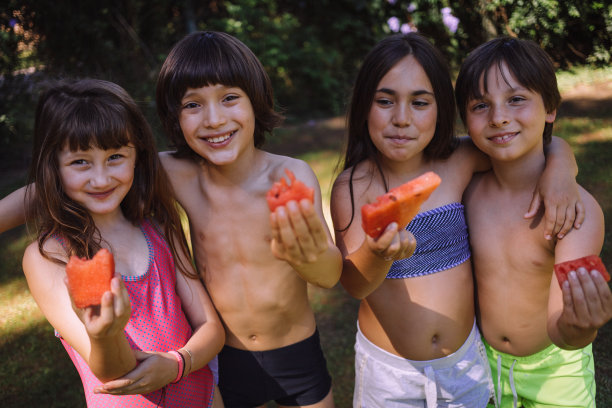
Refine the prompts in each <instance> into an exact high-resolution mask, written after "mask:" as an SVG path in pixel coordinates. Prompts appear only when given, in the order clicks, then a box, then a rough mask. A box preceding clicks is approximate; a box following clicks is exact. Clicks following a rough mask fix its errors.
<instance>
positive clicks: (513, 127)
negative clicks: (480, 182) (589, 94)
mask: <svg viewBox="0 0 612 408" xmlns="http://www.w3.org/2000/svg"><path fill="white" fill-rule="evenodd" d="M484 75H486V80H487V90H486V92H485V89H484V76H483V77H482V78H481V79H480V91H481V93H482V95H483V97H482V98H481V99H474V100H470V101H468V103H467V109H466V125H467V129H468V133H469V135H470V137H471V138H472V140H473V141H474V143H475V144H476V146H478V148H479V149H480V150H482V151H483V152H484V153H486V154H487V155H488V156H490V157H491V158H493V159H498V160H513V159H516V158H518V157H520V156H522V155H523V154H524V153H526V152H528V151H531V150H532V149H533V148H535V147H537V148H538V149H539V150H538V152H543V150H542V149H543V148H542V146H543V136H542V135H543V132H544V126H545V124H546V122H550V123H552V122H553V121H554V120H555V116H556V111H553V112H551V113H547V112H546V108H545V107H544V101H543V99H542V96H541V95H540V94H539V93H536V92H533V91H531V90H529V89H527V88H525V87H524V86H523V85H521V84H520V83H519V82H518V81H517V80H516V78H515V77H514V75H513V74H512V73H511V72H510V70H509V69H508V67H507V65H506V64H505V63H502V64H501V66H499V67H498V66H493V67H492V68H491V69H489V70H488V71H487V72H486V73H485V74H484Z"/></svg>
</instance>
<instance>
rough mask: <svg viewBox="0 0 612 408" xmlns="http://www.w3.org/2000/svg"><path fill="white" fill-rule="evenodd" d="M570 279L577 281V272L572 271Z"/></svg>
mask: <svg viewBox="0 0 612 408" xmlns="http://www.w3.org/2000/svg"><path fill="white" fill-rule="evenodd" d="M569 277H570V278H571V279H576V277H577V276H576V271H571V272H570V273H569Z"/></svg>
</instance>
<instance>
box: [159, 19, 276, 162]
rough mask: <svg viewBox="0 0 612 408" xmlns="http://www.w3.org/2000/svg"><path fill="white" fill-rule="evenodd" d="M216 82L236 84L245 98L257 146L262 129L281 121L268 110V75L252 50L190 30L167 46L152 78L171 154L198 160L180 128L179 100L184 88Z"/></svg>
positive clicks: (271, 96) (270, 104) (225, 37)
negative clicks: (155, 80) (165, 54)
mask: <svg viewBox="0 0 612 408" xmlns="http://www.w3.org/2000/svg"><path fill="white" fill-rule="evenodd" d="M216 84H222V85H226V86H236V87H238V88H240V89H242V90H243V91H244V92H245V93H246V94H247V96H248V97H249V100H250V101H251V105H252V106H253V110H254V113H255V132H254V143H255V146H256V147H261V146H262V145H263V144H264V142H265V134H266V133H270V132H272V130H273V129H274V128H275V127H277V126H278V125H279V124H280V123H281V121H282V116H281V115H280V114H279V113H277V112H276V111H275V110H274V94H273V90H272V84H271V82H270V78H269V77H268V74H267V73H266V71H265V69H264V67H263V66H262V65H261V62H260V61H259V60H258V59H257V57H256V56H255V54H253V52H252V51H251V50H250V49H249V48H248V47H247V46H246V45H245V44H243V43H242V42H241V41H240V40H238V39H237V38H235V37H232V36H231V35H229V34H226V33H221V32H215V31H200V32H196V33H192V34H189V35H187V36H186V37H185V38H183V39H182V40H180V41H179V42H178V43H177V44H176V45H175V46H174V47H173V48H172V50H171V51H170V53H169V54H168V57H167V58H166V60H165V61H164V64H163V66H162V68H161V70H160V73H159V77H158V79H157V91H156V100H157V112H158V115H159V118H160V120H161V122H162V125H163V126H164V129H165V130H166V136H167V137H168V138H169V139H170V142H171V144H172V145H173V147H174V148H176V153H175V155H176V156H177V157H190V158H193V159H197V160H200V159H201V157H200V156H199V155H198V154H197V153H196V152H194V151H193V150H192V149H191V147H189V145H188V144H187V142H186V141H185V138H184V136H183V132H182V131H181V127H180V124H179V113H180V107H181V99H183V96H184V95H185V92H186V91H187V89H188V88H200V87H203V86H207V85H216Z"/></svg>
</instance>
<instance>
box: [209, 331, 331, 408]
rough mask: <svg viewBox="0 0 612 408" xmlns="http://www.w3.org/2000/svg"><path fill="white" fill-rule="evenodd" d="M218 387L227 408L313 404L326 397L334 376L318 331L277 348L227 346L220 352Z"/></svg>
mask: <svg viewBox="0 0 612 408" xmlns="http://www.w3.org/2000/svg"><path fill="white" fill-rule="evenodd" d="M219 389H220V390H221V396H222V397H223V403H224V404H225V406H226V407H227V408H235V407H254V406H258V405H262V404H265V403H266V402H268V401H272V400H274V401H276V403H277V404H280V405H311V404H315V403H317V402H319V401H321V400H323V398H325V397H326V396H327V394H328V393H329V391H330V390H331V376H330V375H329V372H328V371H327V363H326V361H325V357H324V356H323V350H321V345H320V342H319V332H318V331H315V333H314V334H313V335H312V336H310V337H309V338H307V339H305V340H302V341H300V342H298V343H295V344H291V345H289V346H285V347H281V348H279V349H275V350H266V351H248V350H241V349H237V348H234V347H230V346H224V347H223V350H221V352H220V353H219Z"/></svg>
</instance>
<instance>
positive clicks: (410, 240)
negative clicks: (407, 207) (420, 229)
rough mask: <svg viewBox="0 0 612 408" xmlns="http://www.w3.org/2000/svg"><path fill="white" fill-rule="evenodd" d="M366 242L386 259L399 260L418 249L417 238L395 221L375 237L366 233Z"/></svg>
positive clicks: (372, 249)
mask: <svg viewBox="0 0 612 408" xmlns="http://www.w3.org/2000/svg"><path fill="white" fill-rule="evenodd" d="M366 242H367V244H368V247H369V248H370V250H371V251H372V252H374V253H375V254H376V255H378V256H379V257H381V258H383V259H384V260H385V261H397V260H399V259H404V258H408V257H410V256H412V254H413V253H414V250H415V249H416V239H415V238H414V235H412V233H410V232H408V231H406V229H405V228H400V229H399V230H398V225H397V223H395V222H392V223H391V224H389V225H387V228H385V231H384V232H383V233H382V235H380V236H379V237H378V238H376V239H374V238H372V237H370V236H369V235H367V234H366Z"/></svg>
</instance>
